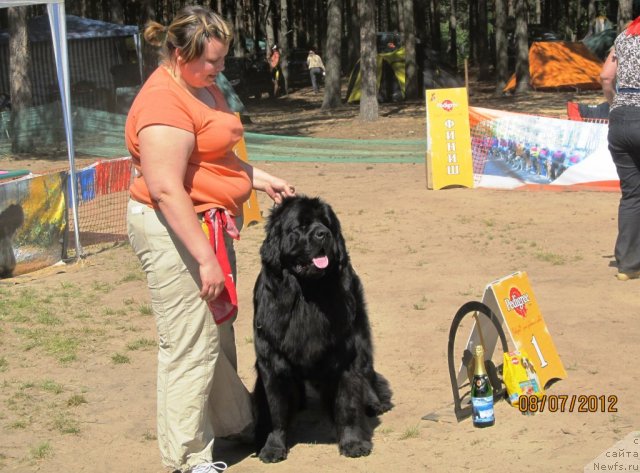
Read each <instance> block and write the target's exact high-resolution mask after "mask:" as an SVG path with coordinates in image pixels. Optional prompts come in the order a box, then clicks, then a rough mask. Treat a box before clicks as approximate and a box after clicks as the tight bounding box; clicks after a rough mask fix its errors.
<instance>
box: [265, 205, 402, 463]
mask: <svg viewBox="0 0 640 473" xmlns="http://www.w3.org/2000/svg"><path fill="white" fill-rule="evenodd" d="M260 255H261V258H262V270H261V272H260V274H259V276H258V279H257V281H256V285H255V288H254V295H253V303H254V309H255V317H254V322H253V331H254V343H255V351H256V370H257V381H256V386H255V390H254V400H255V407H256V443H257V448H258V452H259V457H260V459H261V460H262V461H263V462H278V461H282V460H284V459H285V458H286V457H287V430H288V425H289V422H290V421H291V418H292V416H293V414H295V412H296V411H297V410H298V409H299V408H300V407H303V405H304V401H305V382H308V383H309V384H310V385H311V386H313V387H314V388H315V389H316V390H317V391H318V393H319V394H320V395H321V397H322V399H323V400H324V401H325V402H326V404H327V407H328V409H329V412H330V413H331V416H332V419H333V422H334V424H335V427H336V430H337V437H338V445H339V448H340V453H341V454H343V455H346V456H348V457H360V456H364V455H368V454H369V453H370V452H371V448H372V444H371V437H372V427H371V424H370V422H369V421H368V419H367V416H368V417H374V416H376V415H379V414H382V413H384V412H386V411H388V410H389V409H391V408H392V407H393V404H392V403H391V389H390V388H389V384H388V382H387V380H386V379H385V378H384V377H383V376H381V375H380V374H378V373H376V372H375V371H374V368H373V348H372V344H371V333H370V329H369V320H368V317H367V311H366V308H365V303H364V297H363V291H362V284H361V283H360V279H359V278H358V276H357V275H356V273H355V271H354V270H353V268H352V266H351V263H350V262H349V255H348V253H347V249H346V247H345V242H344V238H343V236H342V233H341V230H340V222H339V221H338V218H337V217H336V215H335V213H334V211H333V210H332V209H331V207H330V206H329V205H328V204H326V203H325V202H324V201H322V200H321V199H319V198H309V197H303V196H298V197H292V198H287V199H285V200H284V202H283V203H282V204H281V205H279V206H278V207H276V208H274V210H273V211H272V212H271V215H270V216H269V220H268V222H267V225H266V238H265V240H264V243H263V244H262V247H261V249H260Z"/></svg>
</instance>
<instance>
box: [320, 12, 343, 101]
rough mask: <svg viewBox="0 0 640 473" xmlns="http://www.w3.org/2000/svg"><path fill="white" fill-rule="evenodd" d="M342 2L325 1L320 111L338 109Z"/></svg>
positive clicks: (339, 99)
mask: <svg viewBox="0 0 640 473" xmlns="http://www.w3.org/2000/svg"><path fill="white" fill-rule="evenodd" d="M342 4H343V2H342V0H328V1H327V45H326V48H325V58H324V59H325V60H324V63H325V64H324V66H325V74H326V76H325V81H324V97H323V100H322V110H328V109H332V108H338V107H339V106H340V104H341V103H342V100H341V98H340V76H341V74H340V63H341V56H342V55H341V54H340V51H341V47H340V45H341V43H342V34H341V32H342Z"/></svg>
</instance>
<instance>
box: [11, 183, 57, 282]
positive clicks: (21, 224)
mask: <svg viewBox="0 0 640 473" xmlns="http://www.w3.org/2000/svg"><path fill="white" fill-rule="evenodd" d="M66 181H67V173H66V172H58V173H52V174H47V175H44V176H35V177H26V178H22V179H18V180H14V181H9V182H6V183H2V184H0V277H11V276H16V275H19V274H23V273H27V272H30V271H34V270H36V269H40V268H44V267H46V266H50V265H52V264H54V263H56V262H58V261H60V259H61V258H62V254H63V249H64V248H63V241H64V233H65V230H66V226H67V214H66V209H65V192H64V190H65V183H66Z"/></svg>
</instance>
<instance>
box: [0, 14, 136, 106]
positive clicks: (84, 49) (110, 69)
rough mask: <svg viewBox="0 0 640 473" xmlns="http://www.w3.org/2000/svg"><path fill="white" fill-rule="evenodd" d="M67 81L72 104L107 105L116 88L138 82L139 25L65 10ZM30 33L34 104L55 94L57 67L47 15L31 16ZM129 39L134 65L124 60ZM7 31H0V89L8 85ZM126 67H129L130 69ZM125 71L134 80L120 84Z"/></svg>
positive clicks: (6, 87) (113, 98)
mask: <svg viewBox="0 0 640 473" xmlns="http://www.w3.org/2000/svg"><path fill="white" fill-rule="evenodd" d="M65 19H66V28H67V45H68V46H67V48H68V57H69V80H70V85H71V90H73V92H74V97H73V99H74V103H75V104H77V105H83V106H87V107H90V108H98V109H102V110H110V109H111V107H112V106H113V104H114V102H115V97H114V96H115V92H116V88H117V87H120V86H124V85H130V86H135V85H140V84H141V83H142V79H141V77H142V60H141V59H142V58H141V56H142V52H141V48H140V35H139V31H138V26H137V25H120V24H114V23H106V22H104V21H98V20H92V19H89V18H82V17H78V16H74V15H66V16H65ZM27 33H28V38H29V52H30V56H31V59H30V67H29V69H30V70H29V76H30V79H31V84H32V105H34V106H37V105H42V104H44V103H49V102H52V101H54V100H56V99H57V93H56V66H55V61H54V58H53V54H52V48H51V30H50V27H49V21H48V18H47V15H43V16H38V17H34V18H30V19H29V22H28V26H27ZM127 40H129V41H131V40H133V43H134V44H135V47H136V53H137V58H138V61H137V64H128V63H129V62H130V61H129V59H130V58H129V51H128V50H127V44H126V42H127ZM8 43H9V33H8V31H0V91H8V90H9V47H8ZM128 69H132V70H131V71H130V72H129V71H128ZM125 74H128V75H133V80H128V81H126V83H123V79H124V78H125Z"/></svg>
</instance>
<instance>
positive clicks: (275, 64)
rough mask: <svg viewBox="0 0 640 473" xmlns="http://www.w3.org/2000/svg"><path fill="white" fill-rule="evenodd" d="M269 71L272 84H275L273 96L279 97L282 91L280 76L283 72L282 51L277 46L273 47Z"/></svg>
mask: <svg viewBox="0 0 640 473" xmlns="http://www.w3.org/2000/svg"><path fill="white" fill-rule="evenodd" d="M269 69H271V82H273V96H274V97H277V96H278V91H279V89H280V76H281V75H282V71H281V70H280V49H279V48H278V45H277V44H274V45H273V46H272V47H271V56H269Z"/></svg>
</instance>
